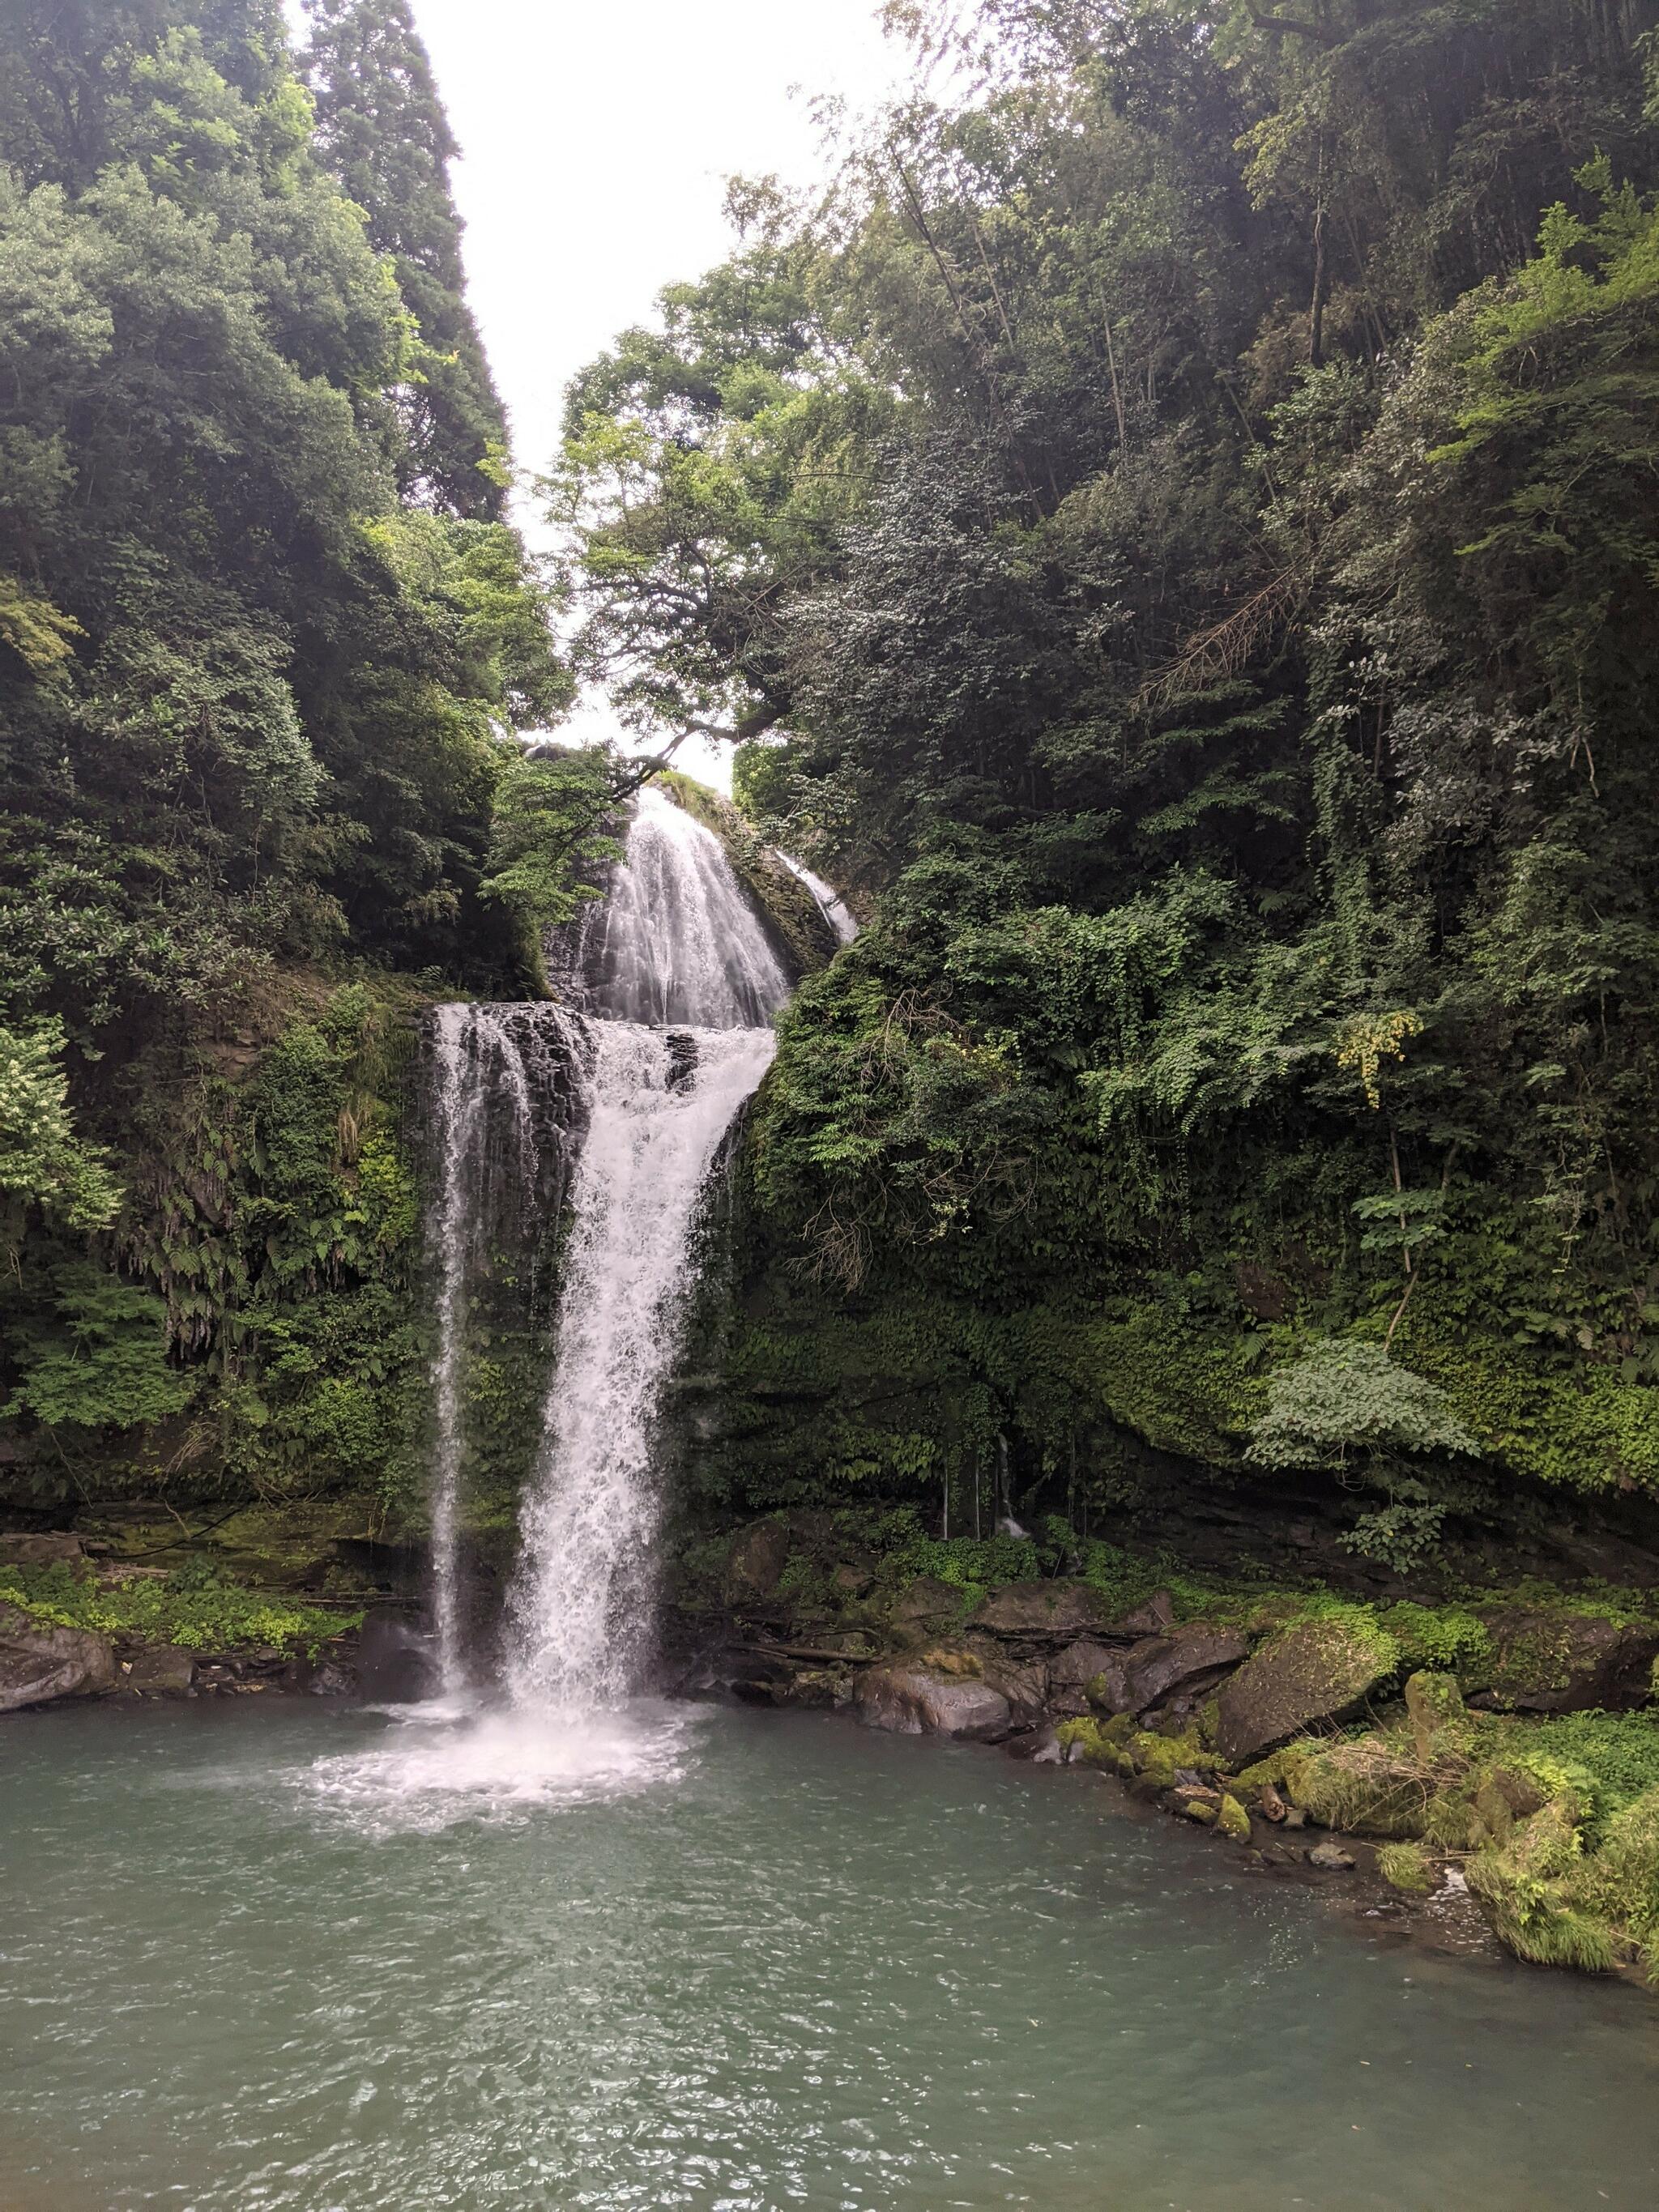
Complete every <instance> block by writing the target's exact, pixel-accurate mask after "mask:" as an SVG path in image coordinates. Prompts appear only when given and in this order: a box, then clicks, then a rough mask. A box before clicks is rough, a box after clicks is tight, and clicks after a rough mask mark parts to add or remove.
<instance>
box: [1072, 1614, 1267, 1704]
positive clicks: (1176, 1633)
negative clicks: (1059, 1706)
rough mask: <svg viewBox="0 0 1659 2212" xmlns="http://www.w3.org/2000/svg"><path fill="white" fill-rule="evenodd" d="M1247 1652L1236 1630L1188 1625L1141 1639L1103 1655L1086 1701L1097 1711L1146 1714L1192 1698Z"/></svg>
mask: <svg viewBox="0 0 1659 2212" xmlns="http://www.w3.org/2000/svg"><path fill="white" fill-rule="evenodd" d="M1249 1650H1250V1644H1249V1638H1248V1637H1246V1636H1243V1635H1241V1634H1240V1632H1238V1630H1237V1629H1236V1628H1217V1627H1214V1626H1212V1625H1211V1624H1210V1623H1209V1622H1207V1621H1202V1620H1189V1621H1188V1623H1187V1624H1186V1626H1184V1627H1182V1628H1172V1629H1171V1630H1170V1632H1169V1633H1168V1634H1167V1635H1164V1636H1147V1637H1143V1638H1142V1639H1141V1641H1140V1642H1139V1644H1132V1645H1131V1646H1130V1648H1129V1649H1128V1650H1127V1651H1123V1652H1118V1653H1115V1654H1113V1653H1109V1654H1108V1656H1107V1658H1106V1662H1105V1664H1104V1665H1103V1667H1102V1668H1101V1670H1100V1673H1099V1674H1097V1676H1096V1677H1095V1678H1094V1679H1093V1680H1091V1683H1090V1685H1089V1702H1090V1704H1091V1705H1093V1706H1094V1707H1095V1709H1096V1711H1097V1712H1104V1713H1146V1712H1150V1711H1152V1709H1153V1707H1154V1706H1157V1705H1164V1704H1165V1703H1167V1702H1168V1701H1170V1699H1176V1698H1178V1697H1183V1696H1184V1697H1186V1698H1187V1699H1194V1698H1196V1697H1198V1696H1201V1695H1202V1694H1203V1693H1204V1692H1207V1691H1208V1690H1210V1689H1212V1687H1213V1686H1214V1685H1215V1684H1216V1683H1217V1682H1218V1680H1220V1678H1221V1676H1222V1675H1223V1674H1225V1673H1226V1671H1227V1670H1228V1668H1232V1667H1237V1665H1238V1663H1239V1662H1240V1661H1241V1660H1243V1659H1245V1658H1248V1657H1249Z"/></svg>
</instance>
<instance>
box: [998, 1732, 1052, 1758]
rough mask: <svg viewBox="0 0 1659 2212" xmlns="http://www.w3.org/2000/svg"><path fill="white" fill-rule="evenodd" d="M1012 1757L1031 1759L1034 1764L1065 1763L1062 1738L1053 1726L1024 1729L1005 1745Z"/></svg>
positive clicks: (1011, 1737) (1004, 1747) (1012, 1736)
mask: <svg viewBox="0 0 1659 2212" xmlns="http://www.w3.org/2000/svg"><path fill="white" fill-rule="evenodd" d="M1003 1749H1004V1750H1005V1751H1006V1753H1007V1754H1008V1756H1009V1758H1010V1759H1029V1760H1030V1763H1031V1765H1033V1766H1060V1765H1064V1764H1065V1760H1064V1757H1063V1752H1062V1747H1061V1744H1060V1738H1059V1737H1058V1736H1057V1735H1055V1733H1054V1730H1053V1729H1051V1728H1034V1729H1021V1730H1020V1732H1019V1734H1018V1735H1011V1736H1010V1737H1009V1738H1008V1739H1007V1741H1006V1742H1005V1743H1004V1745H1003Z"/></svg>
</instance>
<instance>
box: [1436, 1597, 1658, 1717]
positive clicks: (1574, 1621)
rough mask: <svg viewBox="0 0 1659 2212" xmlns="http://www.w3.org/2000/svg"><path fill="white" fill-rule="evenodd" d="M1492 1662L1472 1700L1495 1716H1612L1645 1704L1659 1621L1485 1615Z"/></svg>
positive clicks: (1589, 1615) (1580, 1615)
mask: <svg viewBox="0 0 1659 2212" xmlns="http://www.w3.org/2000/svg"><path fill="white" fill-rule="evenodd" d="M1486 1626H1487V1627H1488V1629H1489V1630H1490V1632H1491V1634H1492V1661H1491V1663H1490V1665H1489V1666H1488V1667H1487V1668H1485V1669H1484V1670H1483V1671H1482V1675H1481V1679H1480V1688H1479V1690H1478V1692H1476V1694H1475V1697H1474V1703H1476V1704H1477V1705H1481V1706H1484V1707H1486V1708H1487V1709H1489V1710H1491V1711H1496V1712H1528V1713H1582V1712H1590V1711H1607V1712H1616V1711H1627V1710H1630V1709H1632V1708H1634V1707H1636V1706H1638V1705H1644V1704H1645V1703H1646V1701H1647V1699H1648V1697H1649V1695H1650V1690H1651V1686H1652V1677H1653V1668H1654V1662H1655V1661H1656V1660H1659V1623H1653V1622H1632V1621H1620V1620H1607V1619H1602V1618H1598V1617H1597V1616H1596V1615H1595V1614H1593V1613H1567V1612H1525V1611H1506V1612H1502V1613H1488V1614H1487V1615H1486Z"/></svg>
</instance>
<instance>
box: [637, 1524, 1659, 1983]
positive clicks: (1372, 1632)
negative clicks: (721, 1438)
mask: <svg viewBox="0 0 1659 2212" xmlns="http://www.w3.org/2000/svg"><path fill="white" fill-rule="evenodd" d="M1021 1570H1025V1571H1024V1572H1023V1573H1022V1572H1021ZM1033 1570H1039V1571H1033ZM1169 1570H1170V1562H1168V1561H1167V1560H1164V1561H1159V1560H1157V1559H1146V1558H1138V1557H1135V1556H1133V1555H1131V1554H1129V1553H1124V1552H1121V1551H1116V1550H1115V1549H1114V1548H1113V1547H1109V1546H1106V1545H1103V1544H1098V1543H1097V1544H1094V1545H1091V1546H1088V1547H1075V1546H1073V1547H1071V1548H1070V1549H1069V1550H1068V1549H1067V1547H1066V1539H1065V1537H1064V1535H1063V1534H1062V1535H1061V1536H1060V1540H1059V1541H1057V1542H1056V1543H1054V1544H1051V1545H1049V1546H1048V1547H1043V1546H1041V1545H1039V1544H1037V1543H1036V1542H1034V1541H1030V1540H1029V1539H1018V1538H1011V1537H1007V1536H1003V1537H999V1538H997V1539H995V1540H993V1541H991V1542H990V1543H988V1544H987V1543H975V1542H974V1541H971V1540H965V1541H963V1540H959V1541H957V1543H955V1544H948V1543H941V1542H939V1541H937V1540H933V1539H930V1538H927V1536H925V1535H924V1534H922V1533H921V1528H920V1526H919V1524H918V1523H917V1522H915V1517H914V1516H905V1515H903V1514H899V1515H889V1516H872V1515H868V1514H866V1515H857V1514H842V1515H828V1514H810V1513H809V1514H797V1515H793V1516H792V1515H775V1516H769V1517H768V1518H767V1519H765V1520H763V1521H758V1522H752V1523H750V1524H749V1525H748V1526H747V1527H745V1528H741V1529H739V1530H738V1531H737V1532H735V1533H734V1534H722V1535H713V1536H710V1537H708V1538H707V1539H706V1540H704V1541H703V1542H702V1544H700V1545H699V1544H695V1543H694V1544H692V1545H690V1546H689V1547H686V1549H685V1551H684V1553H683V1555H682V1559H681V1562H680V1567H679V1571H678V1579H677V1583H676V1586H675V1612H674V1619H675V1622H676V1633H677V1635H678V1639H679V1643H680V1647H681V1657H682V1662H683V1664H684V1670H685V1677H686V1680H688V1681H689V1682H690V1683H691V1684H693V1685H700V1686H707V1687H713V1686H724V1687H726V1688H727V1689H729V1690H730V1691H731V1692H732V1694H734V1695H736V1696H738V1697H739V1698H743V1699H750V1700H751V1701H755V1702H761V1703H767V1704H774V1705H794V1706H799V1705H808V1706H812V1705H817V1706H827V1707H832V1708H844V1709H846V1710H848V1711H851V1712H852V1713H854V1714H855V1715H856V1717H858V1718H859V1719H860V1720H861V1721H862V1722H863V1723H865V1724H866V1725H867V1726H870V1727H872V1728H875V1729H884V1730H888V1731H891V1732H895V1733H898V1734H907V1735H944V1736H952V1737H958V1738H963V1739H967V1740H972V1741H983V1742H989V1743H997V1744H1001V1745H1003V1746H1004V1747H1006V1749H1007V1750H1008V1751H1010V1752H1011V1753H1013V1754H1014V1755H1016V1756H1018V1757H1024V1758H1029V1759H1038V1760H1042V1761H1065V1762H1067V1763H1072V1762H1080V1763H1084V1764H1087V1765H1091V1766H1095V1767H1097V1768H1099V1769H1102V1770H1103V1771H1106V1772H1108V1773H1109V1774H1112V1775H1115V1776H1116V1777H1118V1778H1121V1780H1122V1781H1123V1782H1124V1783H1125V1784H1127V1787H1128V1789H1129V1790H1130V1792H1131V1793H1132V1794H1133V1796H1136V1797H1137V1798H1139V1799H1141V1800H1142V1801H1144V1802H1147V1803H1149V1804H1152V1805H1155V1806H1156V1807H1158V1808H1159V1809H1160V1810H1161V1811H1163V1812H1165V1813H1167V1814H1171V1815H1173V1816H1176V1817H1177V1818H1179V1819H1181V1820H1184V1821H1186V1822H1188V1823H1190V1824H1192V1825H1193V1826H1199V1827H1203V1828H1206V1829H1208V1830H1209V1831H1210V1832H1212V1834H1213V1836H1214V1837H1215V1838H1217V1839H1218V1842H1219V1843H1220V1844H1224V1845H1225V1846H1226V1847H1229V1848H1231V1849H1233V1850H1238V1851H1241V1852H1243V1853H1246V1854H1248V1855H1249V1856H1250V1857H1251V1858H1252V1860H1253V1862H1254V1863H1258V1864H1260V1865H1262V1866H1264V1867H1267V1868H1272V1869H1281V1870H1287V1869H1295V1870H1297V1872H1298V1873H1300V1872H1301V1870H1302V1869H1310V1870H1311V1871H1313V1872H1314V1873H1315V1874H1316V1875H1348V1874H1354V1875H1356V1876H1357V1877H1358V1879H1360V1880H1362V1881H1363V1880H1364V1879H1366V1878H1368V1877H1372V1876H1374V1877H1375V1879H1376V1881H1377V1882H1379V1883H1380V1884H1381V1885H1382V1886H1383V1888H1384V1889H1385V1890H1386V1891H1387V1892H1388V1893H1389V1898H1390V1901H1391V1904H1392V1905H1393V1907H1394V1908H1395V1910H1396V1911H1398V1912H1399V1913H1401V1915H1403V1916H1406V1917H1411V1916H1413V1915H1424V1914H1431V1913H1432V1914H1441V1915H1455V1916H1457V1917H1462V1916H1463V1914H1464V1910H1465V1906H1464V1900H1465V1899H1470V1898H1472V1899H1474V1902H1475V1903H1476V1904H1478V1905H1479V1907H1480V1911H1481V1912H1482V1914H1483V1915H1484V1917H1485V1919H1486V1923H1487V1924H1488V1926H1489V1927H1490V1929H1491V1930H1492V1934H1493V1936H1495V1937H1496V1939H1497V1940H1498V1941H1499V1942H1502V1944H1503V1945H1504V1948H1506V1949H1507V1950H1509V1951H1510V1953H1512V1954H1514V1955H1515V1956H1516V1957H1517V1958H1520V1959H1522V1960H1527V1961H1528V1962H1529V1963H1534V1964H1539V1965H1547V1966H1567V1967H1573V1968H1577V1969H1579V1970H1582V1971H1587V1972H1605V1973H1617V1974H1622V1975H1625V1976H1627V1977H1629V1978H1632V1979H1636V1980H1639V1981H1644V1982H1645V1981H1646V1980H1647V1979H1648V1978H1650V1976H1652V1975H1654V1974H1655V1972H1656V1968H1659V1713H1656V1690H1659V1606H1656V1603H1655V1600H1654V1594H1653V1593H1652V1592H1650V1591H1644V1590H1639V1589H1618V1588H1614V1587H1613V1586H1611V1585H1607V1584H1601V1585H1584V1586H1581V1587H1579V1588H1577V1589H1564V1588H1561V1587H1559V1586H1556V1585H1548V1584H1543V1583H1521V1584H1516V1585H1515V1586H1512V1587H1509V1588H1499V1587H1496V1586H1493V1587H1488V1588H1485V1589H1464V1590H1457V1591H1452V1590H1442V1591H1439V1592H1437V1593H1434V1594H1432V1595H1425V1594H1419V1595H1404V1594H1402V1595H1389V1596H1384V1597H1381V1598H1377V1599H1373V1600H1369V1601H1362V1600H1359V1599H1356V1598H1353V1597H1349V1596H1343V1595H1336V1594H1334V1593H1333V1592H1332V1591H1330V1590H1329V1589H1327V1588H1324V1587H1321V1586H1306V1587H1302V1588H1292V1587H1284V1586H1279V1587H1275V1586H1273V1584H1272V1583H1269V1582H1267V1580H1265V1579H1264V1578H1262V1577H1255V1578H1254V1579H1247V1578H1241V1579H1237V1580H1235V1581H1233V1582H1231V1583H1228V1582H1225V1581H1223V1580H1220V1579H1219V1578H1217V1577H1206V1578H1200V1577H1194V1576H1192V1575H1183V1574H1182V1573H1180V1572H1179V1571H1174V1572H1171V1571H1169Z"/></svg>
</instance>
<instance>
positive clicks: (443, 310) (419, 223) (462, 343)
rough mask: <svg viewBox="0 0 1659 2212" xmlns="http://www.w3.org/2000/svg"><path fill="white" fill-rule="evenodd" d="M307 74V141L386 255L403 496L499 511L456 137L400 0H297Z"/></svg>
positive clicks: (478, 514)
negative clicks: (397, 308)
mask: <svg viewBox="0 0 1659 2212" xmlns="http://www.w3.org/2000/svg"><path fill="white" fill-rule="evenodd" d="M306 10H307V15H309V16H310V18H311V24H312V31H311V40H310V44H309V46H307V50H306V54H305V62H304V67H305V76H306V82H307V84H308V85H309V86H310V88H311V92H312V96H313V100H315V102H316V112H317V140H316V143H317V151H318V154H319V157H320V158H321V159H322V160H323V161H325V162H326V163H327V165H328V167H330V168H331V170H332V171H333V173H334V174H335V175H336V176H337V178H338V179H340V181H341V183H342V184H343V185H344V187H345V190H346V191H347V193H348V195H349V197H350V198H351V199H352V200H353V201H354V202H355V203H356V205H357V206H359V207H360V208H362V210H363V212H364V214H365V215H366V216H368V238H369V243H370V244H371V245H372V246H374V249H375V251H376V252H379V253H385V254H387V255H389V256H390V257H391V259H392V267H393V269H394V270H395V271H396V274H397V279H398V291H399V292H400V293H401V295H402V296H403V299H404V303H405V304H406V306H407V307H408V308H409V310H410V314H411V315H412V316H413V318H414V321H415V326H416V340H417V343H416V349H415V350H414V353H413V354H412V356H411V358H410V363H409V373H408V375H407V378H406V380H405V381H404V383H403V385H402V386H400V388H399V390H398V413H399V416H400V418H401V421H402V424H403V433H404V435H403V448H402V451H401V453H400V454H399V456H398V477H399V484H400V488H401V489H402V490H403V491H404V494H405V495H406V496H410V497H412V498H414V499H416V500H418V501H421V502H422V504H424V505H428V506H430V507H435V508H437V509H438V510H440V511H441V512H443V513H450V514H455V515H459V516H463V517H465V518H466V519H468V520H473V521H498V520H500V519H501V514H502V513H503V501H504V499H505V495H506V489H507V480H508V479H507V417H506V415H505V413H504V411H503V410H502V407H501V400H500V398H499V397H498V395H497V393H496V391H495V381H494V380H493V378H492V377H491V375H490V372H489V362H488V361H487V360H486V359H485V357H484V350H483V341H482V340H481V339H480V337H479V336H478V330H477V324H476V323H475V322H474V320H473V318H472V312H471V308H470V307H468V306H467V303H466V296H465V273H464V270H463V268H462V263H461V228H462V226H461V219H460V216H459V215H458V214H457V212H456V210H455V202H454V197H453V193H452V192H451V190H450V184H449V164H450V163H451V161H453V159H454V158H455V155H456V154H457V152H458V151H459V149H458V148H457V146H456V143H455V141H454V138H453V135H452V133H451V131H450V128H449V124H448V120H447V118H446V116H445V114H444V112H443V107H442V105H441V102H440V100H439V98H438V91H437V87H436V84H435V82H434V80H433V75H432V64H431V62H430V60H429V59H428V55H427V51H426V48H425V46H424V45H423V44H422V40H421V37H420V34H419V33H418V32H417V31H416V28H415V18H414V15H413V12H412V11H411V9H410V5H409V0H306Z"/></svg>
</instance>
